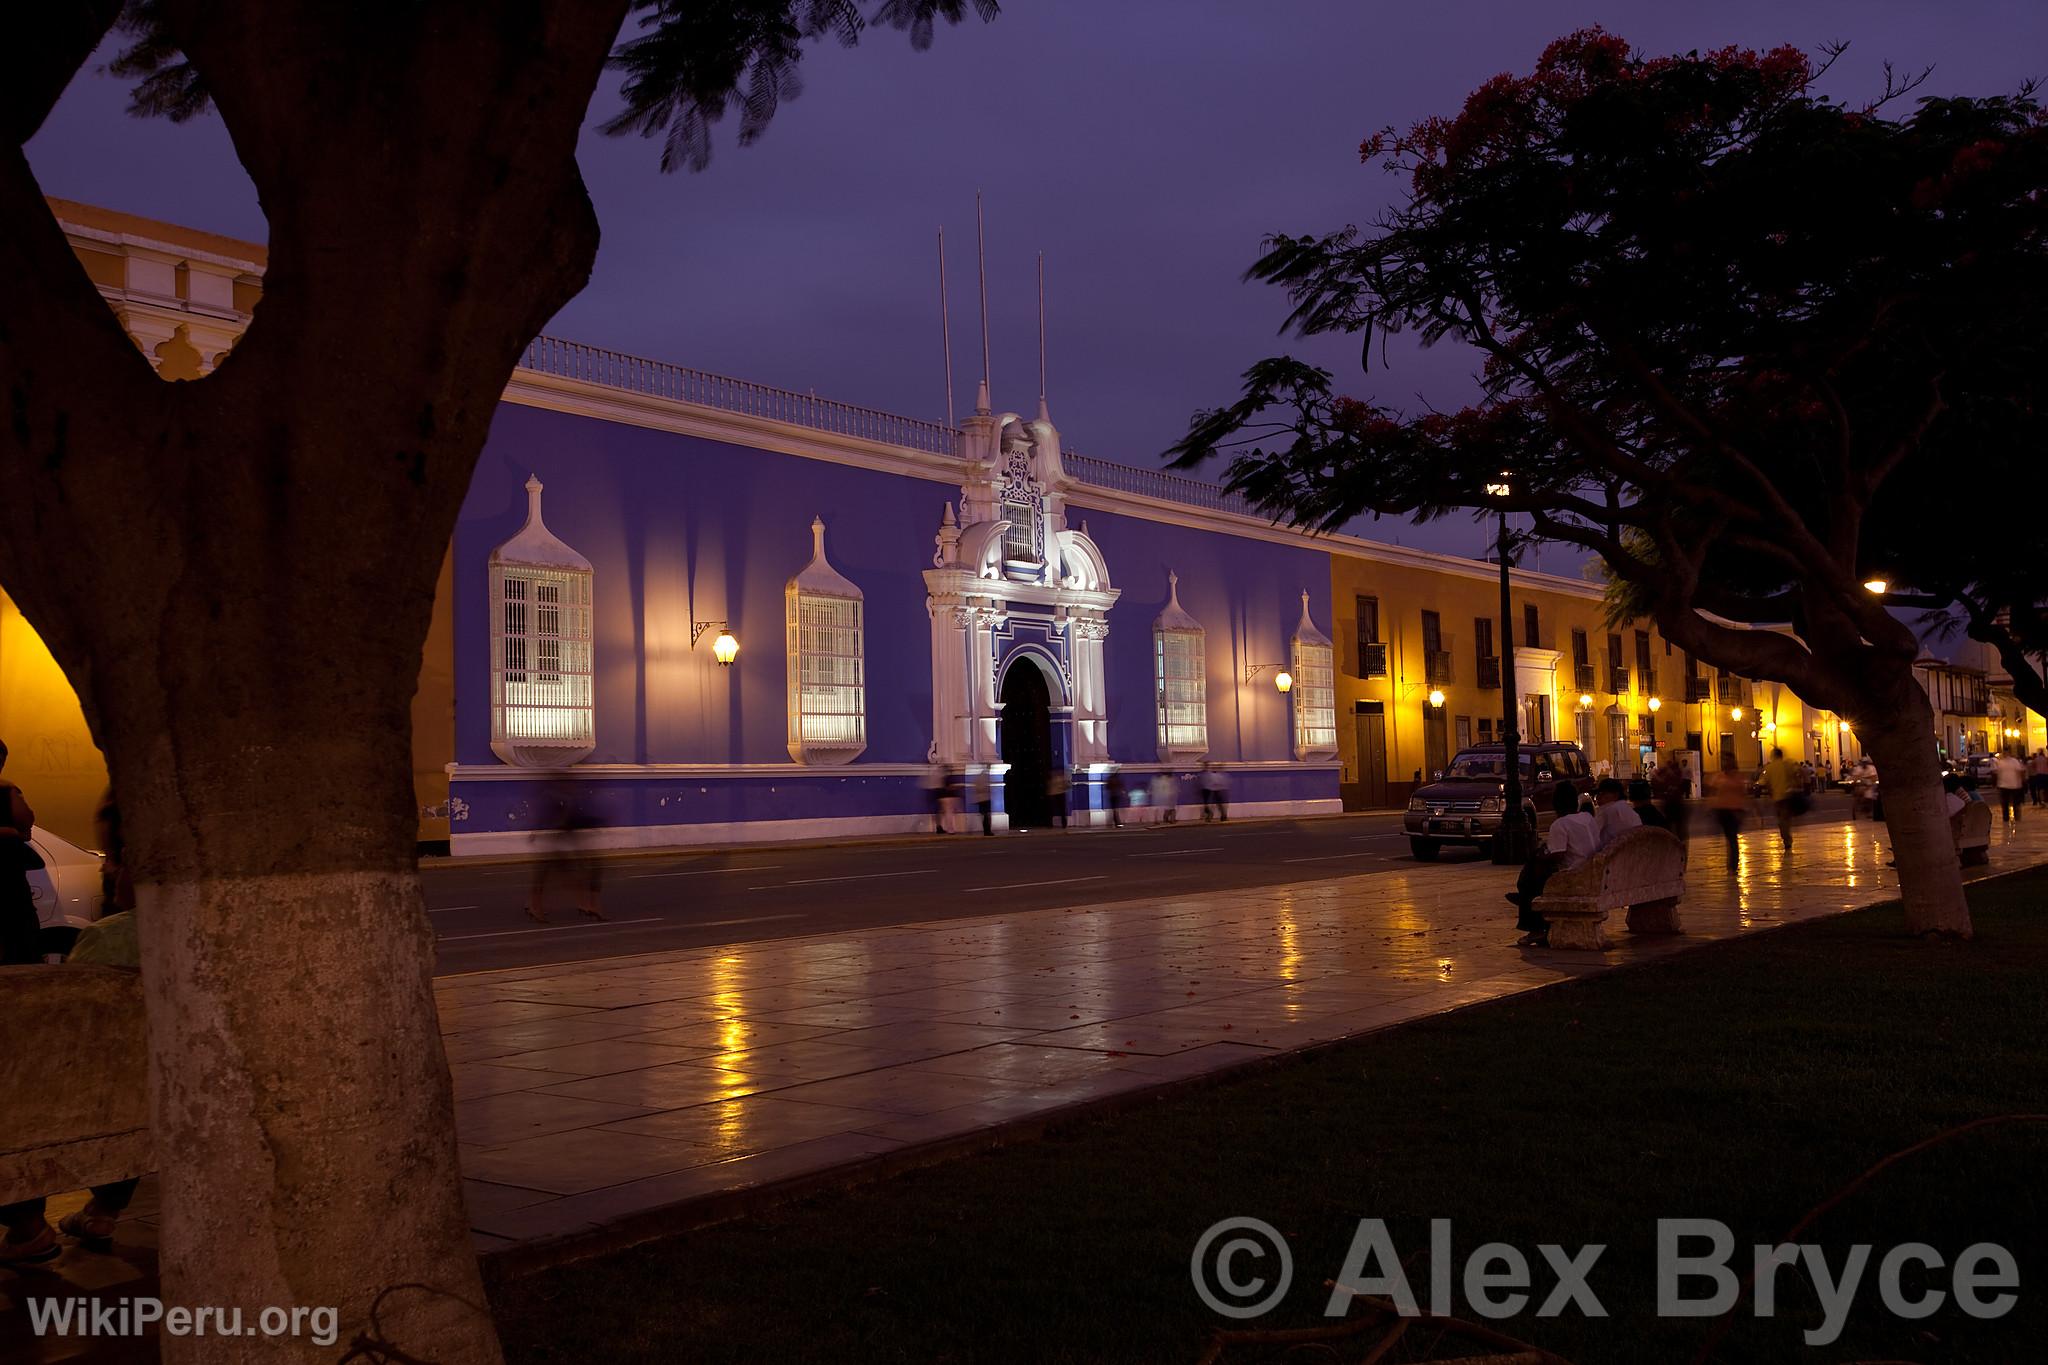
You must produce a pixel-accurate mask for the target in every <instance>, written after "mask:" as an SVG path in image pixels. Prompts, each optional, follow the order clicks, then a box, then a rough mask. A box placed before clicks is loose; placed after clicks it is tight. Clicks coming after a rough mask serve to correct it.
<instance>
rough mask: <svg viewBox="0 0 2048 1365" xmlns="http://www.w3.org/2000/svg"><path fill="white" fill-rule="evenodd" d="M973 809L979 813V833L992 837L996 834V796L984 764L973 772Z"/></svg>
mask: <svg viewBox="0 0 2048 1365" xmlns="http://www.w3.org/2000/svg"><path fill="white" fill-rule="evenodd" d="M974 808H975V809H976V810H978V811H980V812H981V832H982V833H983V834H989V835H993V834H994V833H995V832H996V817H995V809H996V795H995V788H994V786H993V785H992V784H991V783H990V782H989V780H988V765H987V764H986V763H984V764H981V765H980V766H978V767H976V768H975V770H974Z"/></svg>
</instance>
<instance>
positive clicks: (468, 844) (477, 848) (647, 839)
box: [448, 800, 1344, 858]
mask: <svg viewBox="0 0 2048 1365" xmlns="http://www.w3.org/2000/svg"><path fill="white" fill-rule="evenodd" d="M1176 809H1177V810H1178V811H1179V813H1180V815H1179V818H1180V819H1181V820H1184V821H1199V820H1200V819H1201V818H1202V807H1201V803H1200V802H1196V803H1195V804H1193V805H1186V804H1183V805H1181V806H1179V807H1176ZM1343 809H1344V803H1343V802H1342V801H1338V800H1321V801H1247V802H1232V803H1231V805H1230V814H1231V817H1232V818H1233V819H1240V820H1270V819H1280V818H1285V817H1288V816H1296V815H1338V814H1341V813H1342V812H1343ZM1158 818H1159V808H1158V807H1156V806H1136V807H1131V806H1126V807H1125V808H1124V823H1125V824H1127V825H1129V824H1148V823H1152V822H1155V821H1157V820H1158ZM1084 820H1085V821H1088V822H1091V823H1094V824H1102V825H1106V824H1108V823H1109V812H1108V811H1075V812H1074V823H1076V824H1081V823H1083V822H1084ZM994 823H995V827H996V829H997V830H998V831H1004V830H1008V829H1009V827H1010V821H1009V817H1008V816H1007V815H1005V814H1004V813H1003V812H1002V811H996V812H995V819H994ZM931 827H932V817H931V816H930V815H929V814H928V813H924V812H919V813H917V814H914V815H855V816H845V817H840V818H834V819H829V820H734V821H728V822H726V823H723V824H708V825H626V826H620V827H617V828H613V829H589V830H579V831H576V832H574V833H564V832H563V831H561V830H553V829H545V830H503V831H498V832H495V833H489V834H461V833H457V834H454V835H452V836H451V837H450V838H449V840H448V851H449V854H450V855H451V856H453V857H457V858H461V857H477V856H482V855H492V854H495V855H500V856H502V855H505V854H518V853H575V852H588V851H589V850H591V849H600V848H606V849H611V848H616V849H631V848H649V849H651V848H700V847H704V846H707V845H709V846H722V845H727V844H774V843H799V842H804V841H807V840H813V839H859V838H865V837H871V836H875V835H884V834H928V833H930V832H931ZM946 828H947V829H948V830H951V831H953V832H954V833H957V834H978V833H980V831H981V815H980V813H979V812H977V811H975V810H973V809H971V808H970V809H968V810H966V811H964V812H963V811H961V810H960V809H959V808H958V807H957V805H956V806H955V807H954V808H953V809H951V810H949V811H948V812H947V815H946Z"/></svg>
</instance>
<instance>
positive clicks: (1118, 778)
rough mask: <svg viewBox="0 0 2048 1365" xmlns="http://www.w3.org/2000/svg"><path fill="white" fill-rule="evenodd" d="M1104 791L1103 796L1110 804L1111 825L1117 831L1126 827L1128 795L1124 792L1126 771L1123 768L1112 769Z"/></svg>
mask: <svg viewBox="0 0 2048 1365" xmlns="http://www.w3.org/2000/svg"><path fill="white" fill-rule="evenodd" d="M1102 789H1103V795H1104V796H1105V798H1106V799H1107V800H1108V802H1109V823H1110V824H1111V825H1113V826H1115V827H1116V828H1117V829H1122V828H1123V827H1124V800H1125V798H1126V796H1127V795H1128V793H1126V792H1125V791H1124V770H1123V769H1122V768H1111V769H1110V770H1109V777H1108V779H1107V780H1106V781H1104V782H1103V784H1102Z"/></svg>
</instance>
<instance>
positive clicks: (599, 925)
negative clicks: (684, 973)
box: [438, 915, 661, 943]
mask: <svg viewBox="0 0 2048 1365" xmlns="http://www.w3.org/2000/svg"><path fill="white" fill-rule="evenodd" d="M660 920H661V916H660V915H645V916H642V917H641V918H639V919H592V920H584V921H583V922H581V923H580V924H543V925H541V926H540V928H538V929H494V930H492V931H491V932H490V933H488V934H444V935H442V936H441V938H440V939H439V940H438V941H439V942H441V943H459V942H461V941H462V940H463V939H466V938H510V937H511V936H512V935H514V934H558V933H560V932H561V931H562V930H564V929H616V928H618V927H620V926H622V925H627V924H655V923H659V922H660Z"/></svg>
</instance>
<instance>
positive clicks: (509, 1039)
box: [448, 1010, 648, 1062]
mask: <svg viewBox="0 0 2048 1365" xmlns="http://www.w3.org/2000/svg"><path fill="white" fill-rule="evenodd" d="M611 1016H612V1012H611V1011H610V1010H589V1011H586V1012H584V1013H582V1014H579V1015H577V1016H576V1017H574V1018H569V1019H538V1020H531V1021H529V1022H526V1023H520V1024H494V1025H492V1026H490V1027H487V1028H477V1029H464V1030H462V1031H461V1032H459V1033H454V1034H450V1035H449V1038H448V1041H449V1044H450V1045H451V1046H455V1045H460V1046H461V1047H462V1048H463V1049H464V1051H465V1052H466V1053H467V1054H468V1055H467V1056H465V1057H464V1060H465V1061H479V1062H481V1061H488V1060H490V1058H492V1057H494V1056H496V1057H504V1056H509V1055H510V1054H512V1053H514V1052H531V1051H533V1050H534V1049H535V1048H543V1047H561V1046H562V1045H564V1044H566V1043H591V1042H597V1041H599V1040H601V1039H605V1038H622V1037H625V1036H627V1035H628V1034H634V1033H645V1032H646V1031H647V1029H648V1025H646V1024H642V1023H639V1022H637V1021H635V1020H631V1019H615V1018H613V1017H611Z"/></svg>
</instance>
